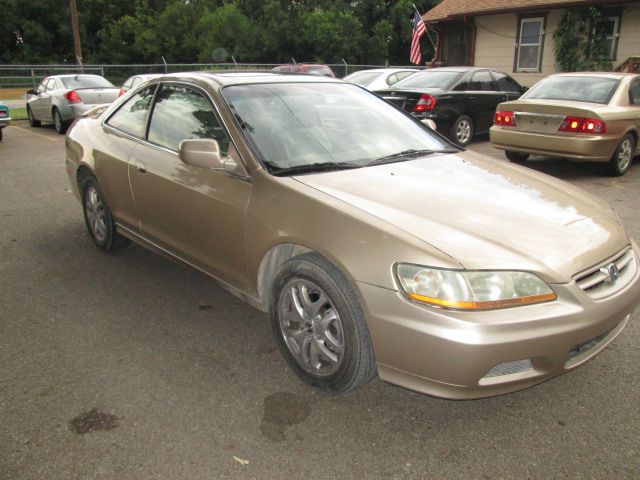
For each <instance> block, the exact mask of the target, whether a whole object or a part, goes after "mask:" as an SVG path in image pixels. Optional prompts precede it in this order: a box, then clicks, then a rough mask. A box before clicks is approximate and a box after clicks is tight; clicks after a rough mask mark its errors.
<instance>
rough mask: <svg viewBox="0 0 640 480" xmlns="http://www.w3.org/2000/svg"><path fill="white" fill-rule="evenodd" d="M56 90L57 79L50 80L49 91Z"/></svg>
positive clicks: (48, 83)
mask: <svg viewBox="0 0 640 480" xmlns="http://www.w3.org/2000/svg"><path fill="white" fill-rule="evenodd" d="M55 88H56V80H55V78H50V79H49V81H48V82H47V91H50V90H53V89H55Z"/></svg>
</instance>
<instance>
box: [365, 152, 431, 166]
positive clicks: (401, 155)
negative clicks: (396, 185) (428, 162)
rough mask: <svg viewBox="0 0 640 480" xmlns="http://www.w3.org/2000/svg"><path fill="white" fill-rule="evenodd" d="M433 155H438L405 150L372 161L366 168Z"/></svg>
mask: <svg viewBox="0 0 640 480" xmlns="http://www.w3.org/2000/svg"><path fill="white" fill-rule="evenodd" d="M432 153H436V152H435V151H434V150H415V149H413V148H411V149H409V150H403V151H401V152H398V153H392V154H391V155H386V156H384V157H380V158H376V159H374V160H371V161H370V162H369V163H367V164H366V166H369V165H382V164H383V163H393V162H402V161H403V160H405V159H409V158H415V157H422V156H426V155H431V154H432Z"/></svg>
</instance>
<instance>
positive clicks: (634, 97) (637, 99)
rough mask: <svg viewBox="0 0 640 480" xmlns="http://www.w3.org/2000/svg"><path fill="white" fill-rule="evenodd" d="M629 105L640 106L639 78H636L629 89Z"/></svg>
mask: <svg viewBox="0 0 640 480" xmlns="http://www.w3.org/2000/svg"><path fill="white" fill-rule="evenodd" d="M629 103H630V104H631V105H640V78H636V79H635V80H634V81H633V82H632V83H631V86H630V87H629Z"/></svg>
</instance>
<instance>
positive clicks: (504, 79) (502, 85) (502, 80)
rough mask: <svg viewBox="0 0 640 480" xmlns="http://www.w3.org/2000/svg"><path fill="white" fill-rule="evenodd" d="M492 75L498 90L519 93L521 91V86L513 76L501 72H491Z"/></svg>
mask: <svg viewBox="0 0 640 480" xmlns="http://www.w3.org/2000/svg"><path fill="white" fill-rule="evenodd" d="M493 77H494V78H495V79H496V85H498V90H500V91H501V92H513V93H520V92H522V88H521V87H520V85H519V84H518V82H516V81H515V80H514V79H513V78H511V77H510V76H508V75H505V74H504V73H501V72H493Z"/></svg>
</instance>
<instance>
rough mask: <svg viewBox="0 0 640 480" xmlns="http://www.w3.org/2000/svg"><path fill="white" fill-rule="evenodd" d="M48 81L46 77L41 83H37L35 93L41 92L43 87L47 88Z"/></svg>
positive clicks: (43, 89)
mask: <svg viewBox="0 0 640 480" xmlns="http://www.w3.org/2000/svg"><path fill="white" fill-rule="evenodd" d="M48 82H49V79H48V78H45V79H44V80H43V81H42V83H41V84H40V85H38V88H37V89H36V93H42V92H44V91H45V89H46V88H47V83H48Z"/></svg>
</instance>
